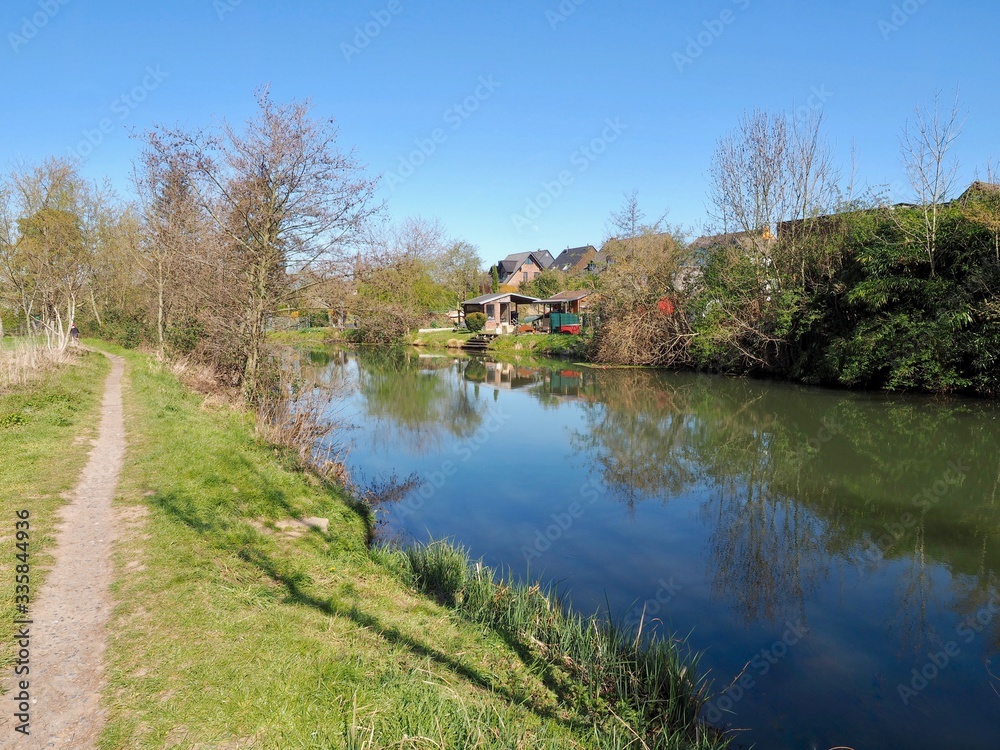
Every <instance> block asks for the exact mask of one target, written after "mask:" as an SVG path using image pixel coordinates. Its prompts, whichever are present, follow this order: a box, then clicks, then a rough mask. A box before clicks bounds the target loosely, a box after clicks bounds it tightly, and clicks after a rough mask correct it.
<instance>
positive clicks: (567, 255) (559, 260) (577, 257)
mask: <svg viewBox="0 0 1000 750" xmlns="http://www.w3.org/2000/svg"><path fill="white" fill-rule="evenodd" d="M590 250H593V251H594V252H595V253H596V252H597V248H596V247H594V246H593V245H584V246H583V247H570V248H567V249H565V250H563V251H562V252H561V253H559V255H558V257H556V259H555V260H554V261H553V262H552V266H553V267H555V268H558V269H559V270H560V271H568V270H570V269H571V268H573V267H574V266H575V265H577V264H578V263H580V262H581V261H582V260H583V259H584V257H586V255H587V253H588V252H589V251H590Z"/></svg>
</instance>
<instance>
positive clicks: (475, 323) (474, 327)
mask: <svg viewBox="0 0 1000 750" xmlns="http://www.w3.org/2000/svg"><path fill="white" fill-rule="evenodd" d="M465 327H466V328H468V329H469V330H470V331H471V332H472V333H479V332H480V331H481V330H483V329H484V328H485V327H486V316H485V315H484V314H483V313H469V314H468V315H466V316H465Z"/></svg>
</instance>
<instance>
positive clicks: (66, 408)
mask: <svg viewBox="0 0 1000 750" xmlns="http://www.w3.org/2000/svg"><path fill="white" fill-rule="evenodd" d="M75 354H76V356H74V358H73V360H72V361H71V362H70V364H67V365H63V366H61V367H58V368H55V369H52V370H49V371H47V372H44V373H40V374H38V375H37V376H36V377H34V378H32V379H31V380H30V381H29V382H28V383H27V384H26V385H19V386H13V387H7V388H6V389H4V390H2V391H0V456H2V457H3V459H2V460H0V487H3V492H2V493H0V581H3V584H4V586H6V587H7V588H6V589H5V591H4V595H3V597H2V599H0V601H2V604H0V621H2V622H4V623H7V624H9V623H11V622H12V621H13V619H14V605H15V602H14V599H13V596H11V595H10V594H12V593H13V592H14V573H15V569H14V566H15V564H17V563H18V561H17V560H15V558H14V555H15V554H16V553H17V552H19V550H16V549H15V547H14V545H15V542H16V539H15V522H16V521H17V519H16V517H15V513H16V512H17V511H20V510H27V511H29V512H30V514H31V515H30V518H29V523H30V524H31V525H30V529H29V532H30V535H31V536H30V539H29V547H28V552H29V555H30V558H29V564H30V565H31V573H30V575H31V583H30V586H31V593H30V594H29V595H30V596H31V600H32V601H34V600H35V599H36V598H37V594H38V592H39V590H40V589H41V586H42V583H43V582H44V579H45V567H46V566H47V565H48V564H50V562H51V554H50V553H51V547H52V542H53V527H54V522H55V519H56V512H57V510H58V508H59V507H60V506H61V505H62V504H63V503H64V502H65V501H64V497H65V496H66V495H67V493H69V492H70V491H71V490H72V489H73V487H74V486H76V484H77V481H78V480H79V477H80V472H81V471H82V470H83V467H84V465H85V464H86V461H87V455H88V454H89V452H90V449H91V441H92V440H93V439H94V438H95V437H96V436H97V428H98V425H99V418H100V404H101V396H102V394H103V392H104V381H105V378H106V376H107V374H108V372H109V369H110V365H109V364H108V361H107V359H106V358H105V357H103V356H101V355H100V354H96V353H92V352H85V351H80V352H78V353H75ZM12 646H13V642H12V641H11V640H10V639H8V638H4V639H0V673H3V674H8V672H9V666H10V664H11V663H12V662H11V660H12V655H13V648H12Z"/></svg>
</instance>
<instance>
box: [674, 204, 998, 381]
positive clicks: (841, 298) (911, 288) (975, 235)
mask: <svg viewBox="0 0 1000 750" xmlns="http://www.w3.org/2000/svg"><path fill="white" fill-rule="evenodd" d="M922 220H923V216H922V212H921V211H920V210H919V209H900V208H896V209H894V210H873V211H861V212H857V213H855V214H848V215H843V216H841V217H840V223H839V225H838V228H837V231H835V232H826V233H825V234H824V240H825V242H826V245H825V247H824V248H823V263H822V264H817V265H815V266H813V267H812V268H811V269H809V268H808V267H807V266H806V262H807V261H810V262H812V261H815V258H814V257H813V258H805V257H804V255H803V254H802V253H801V252H800V259H801V260H802V264H803V268H805V269H806V270H805V272H802V273H799V274H798V275H795V274H794V273H792V272H783V269H782V268H780V267H774V268H772V267H770V266H769V267H768V268H767V269H766V270H767V273H761V271H760V268H759V267H754V265H753V264H751V263H750V262H749V261H748V258H747V257H746V256H745V255H741V254H740V253H738V252H736V253H734V252H733V251H732V250H731V249H730V250H727V251H720V252H717V253H715V254H712V255H710V256H709V258H708V259H707V261H706V262H705V263H704V265H703V267H702V268H703V274H702V278H701V280H700V283H699V287H698V289H697V291H696V293H695V294H694V295H693V296H692V298H691V299H690V301H689V304H688V307H687V312H688V316H689V319H690V321H691V325H692V327H693V329H694V333H695V336H694V339H693V342H692V346H691V351H692V354H693V356H694V359H695V363H696V365H697V366H699V367H702V368H705V369H711V370H720V371H739V372H757V373H759V374H765V375H776V376H780V377H786V378H791V379H796V380H802V381H804V382H809V383H816V384H822V385H835V386H846V387H864V388H879V389H888V390H917V391H929V392H936V393H949V392H967V393H978V394H982V395H995V394H997V393H1000V375H998V374H997V373H998V365H1000V301H998V298H997V294H996V291H995V290H997V289H1000V258H998V257H997V253H996V243H995V237H994V235H993V234H992V233H991V231H990V230H989V228H988V227H987V226H984V225H983V224H981V223H979V222H977V221H974V220H971V219H970V216H969V214H968V213H967V212H966V211H964V210H963V208H962V207H961V206H958V205H952V206H948V207H944V208H942V212H941V215H940V223H939V227H938V233H937V239H936V243H935V247H934V251H933V261H934V262H933V265H932V263H931V255H932V254H931V253H929V251H928V247H927V245H926V244H925V243H924V242H923V241H921V240H922V238H921V237H920V232H921V230H922V226H921V222H922ZM781 253H784V254H785V256H784V257H788V256H789V255H791V253H789V252H788V251H787V249H786V248H783V247H781V246H780V245H779V246H778V247H777V248H776V249H775V256H776V257H781ZM762 278H763V279H764V281H763V283H762Z"/></svg>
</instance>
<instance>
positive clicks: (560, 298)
mask: <svg viewBox="0 0 1000 750" xmlns="http://www.w3.org/2000/svg"><path fill="white" fill-rule="evenodd" d="M591 294H593V292H592V291H590V290H589V289H574V290H572V291H569V292H559V294H553V295H552V296H551V297H549V298H548V299H543V300H542V303H543V304H544V303H547V302H575V301H576V300H578V299H584V298H585V297H589V296H590V295H591Z"/></svg>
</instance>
